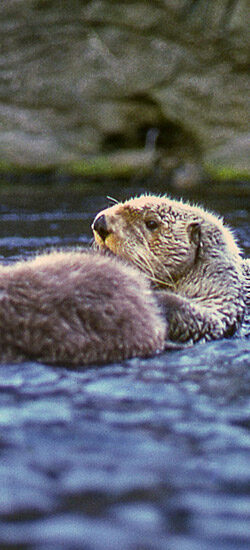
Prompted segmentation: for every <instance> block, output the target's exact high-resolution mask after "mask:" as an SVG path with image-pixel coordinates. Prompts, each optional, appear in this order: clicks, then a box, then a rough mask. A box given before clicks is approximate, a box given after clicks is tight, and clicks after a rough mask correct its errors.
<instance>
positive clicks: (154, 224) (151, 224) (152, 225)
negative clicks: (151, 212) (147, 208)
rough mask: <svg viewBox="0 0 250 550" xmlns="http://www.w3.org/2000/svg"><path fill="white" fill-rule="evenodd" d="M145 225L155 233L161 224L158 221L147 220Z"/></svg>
mask: <svg viewBox="0 0 250 550" xmlns="http://www.w3.org/2000/svg"><path fill="white" fill-rule="evenodd" d="M145 225H146V227H147V228H148V229H149V230H150V231H154V229H157V227H158V226H159V223H158V222H157V221H156V220H145Z"/></svg>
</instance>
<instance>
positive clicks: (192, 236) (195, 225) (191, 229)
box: [187, 222, 201, 246]
mask: <svg viewBox="0 0 250 550" xmlns="http://www.w3.org/2000/svg"><path fill="white" fill-rule="evenodd" d="M187 232H188V236H189V240H190V243H194V244H195V245H196V246H199V244H200V238H201V226H200V223H199V222H192V223H190V224H189V225H188V227H187Z"/></svg>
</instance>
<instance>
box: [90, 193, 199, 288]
mask: <svg viewBox="0 0 250 550" xmlns="http://www.w3.org/2000/svg"><path fill="white" fill-rule="evenodd" d="M177 205H178V206H177ZM188 208H189V211H188V212H187V208H185V205H182V203H176V202H175V201H171V200H170V199H168V198H165V197H162V198H159V197H153V196H142V197H139V198H135V199H131V200H129V201H126V202H124V203H118V204H115V205H114V206H112V207H110V208H107V209H105V210H103V211H102V212H100V213H99V214H98V215H97V216H96V218H95V220H94V222H93V225H92V229H93V232H94V237H95V243H96V245H97V246H98V248H100V249H101V250H104V251H106V250H109V251H111V252H112V253H113V254H115V255H117V256H120V257H121V258H124V259H125V260H127V261H129V262H131V263H133V264H134V265H136V266H137V267H139V269H141V270H142V271H143V272H144V273H146V274H147V275H148V276H149V277H150V279H151V280H152V281H153V282H154V283H155V284H156V285H159V286H161V285H164V286H166V285H167V286H174V284H175V283H176V281H177V280H178V279H179V278H180V277H181V276H182V275H184V274H185V273H186V272H187V270H189V269H190V267H191V266H192V265H193V264H194V262H195V259H196V253H197V249H198V247H199V235H200V220H198V218H197V215H194V216H191V214H190V207H188Z"/></svg>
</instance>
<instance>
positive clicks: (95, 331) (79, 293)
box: [0, 251, 166, 365]
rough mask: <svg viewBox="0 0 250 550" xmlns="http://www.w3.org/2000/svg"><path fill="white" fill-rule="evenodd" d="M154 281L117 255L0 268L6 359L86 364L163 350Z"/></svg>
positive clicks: (2, 354) (44, 259)
mask: <svg viewBox="0 0 250 550" xmlns="http://www.w3.org/2000/svg"><path fill="white" fill-rule="evenodd" d="M165 338H166V322H165V320H164V319H163V317H162V315H161V312H160V309H159V306H158V304H157V300H156V297H155V296H154V295H153V293H152V291H151V290H150V288H149V284H148V281H147V280H146V278H145V277H144V276H143V274H140V273H139V272H138V271H137V270H135V269H134V268H133V267H132V266H128V265H124V264H123V263H122V262H121V261H119V260H118V259H116V258H107V257H105V256H103V255H101V254H98V253H93V252H91V251H88V252H77V251H75V252H73V251H72V252H52V253H50V254H45V255H41V256H37V257H35V258H33V259H31V260H28V261H20V262H17V263H16V264H14V265H13V264H12V265H1V266H0V362H2V363H3V362H4V363H6V362H16V361H23V360H27V359H35V360H38V361H42V362H45V363H50V364H63V365H67V364H68V365H80V364H82V365H86V364H91V363H92V364H93V363H96V364H99V363H106V362H112V361H120V360H123V359H126V358H129V357H134V356H148V355H152V354H153V353H155V352H157V351H158V350H162V349H163V348H164V342H165Z"/></svg>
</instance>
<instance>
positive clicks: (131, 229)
mask: <svg viewBox="0 0 250 550" xmlns="http://www.w3.org/2000/svg"><path fill="white" fill-rule="evenodd" d="M93 230H94V236H95V241H96V244H97V246H98V247H99V248H100V249H101V250H103V251H105V250H111V251H112V252H113V254H115V255H118V256H120V257H122V258H124V259H125V260H127V261H128V262H131V263H132V264H134V265H136V266H137V267H139V269H140V270H142V271H143V272H144V273H145V274H146V275H147V276H148V278H149V279H150V280H151V281H152V285H153V286H154V288H155V289H156V290H157V296H158V298H159V301H160V303H161V304H162V305H163V306H164V308H165V311H166V315H167V318H168V320H169V337H170V338H171V339H172V340H179V341H183V342H185V341H188V340H193V341H197V340H199V339H201V338H205V339H206V340H209V339H216V338H221V337H222V336H229V335H231V334H233V333H234V332H235V330H236V329H237V328H238V327H239V325H240V324H241V322H242V319H243V316H244V312H245V310H246V304H247V302H249V264H248V267H247V263H246V261H243V260H242V258H241V256H240V251H239V249H238V247H237V244H236V242H235V240H234V238H233V235H232V233H231V231H230V230H229V229H227V228H226V227H225V226H224V225H223V223H222V221H221V220H220V219H219V218H218V217H217V216H215V215H213V214H211V213H209V212H206V211H205V210H204V209H203V208H199V207H196V206H190V205H189V204H185V203H183V202H181V201H174V200H170V199H169V198H168V197H166V196H164V197H156V196H150V195H149V196H146V195H145V196H141V197H138V198H135V199H131V200H128V201H126V202H124V203H118V204H116V205H114V206H112V207H111V208H108V209H106V210H103V211H102V212H100V213H99V214H98V216H97V217H96V219H95V220H94V223H93ZM247 272H248V275H247ZM247 280H248V283H247ZM247 285H248V289H247Z"/></svg>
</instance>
